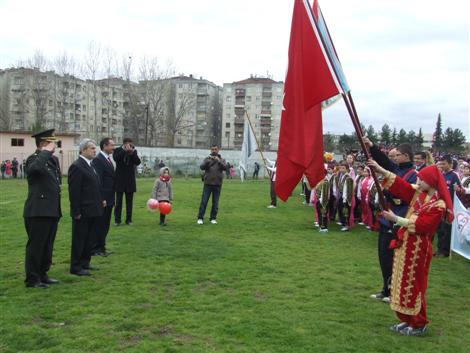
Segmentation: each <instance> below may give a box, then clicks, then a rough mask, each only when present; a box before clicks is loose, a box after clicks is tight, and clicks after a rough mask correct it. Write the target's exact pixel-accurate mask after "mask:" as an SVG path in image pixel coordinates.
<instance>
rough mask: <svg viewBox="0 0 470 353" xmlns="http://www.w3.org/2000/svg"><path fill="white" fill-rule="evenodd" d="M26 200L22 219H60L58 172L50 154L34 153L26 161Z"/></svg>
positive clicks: (55, 162)
mask: <svg viewBox="0 0 470 353" xmlns="http://www.w3.org/2000/svg"><path fill="white" fill-rule="evenodd" d="M25 170H26V173H27V174H28V198H27V199H26V202H25V204H24V211H23V217H26V218H30V217H55V218H59V217H62V212H61V208H60V182H61V178H60V170H59V166H58V164H57V160H56V159H55V158H53V156H52V152H49V151H39V150H38V151H36V153H34V154H32V155H31V156H29V157H28V159H27V160H26V167H25Z"/></svg>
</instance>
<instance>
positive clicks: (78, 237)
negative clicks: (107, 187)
mask: <svg viewBox="0 0 470 353" xmlns="http://www.w3.org/2000/svg"><path fill="white" fill-rule="evenodd" d="M79 148H80V156H79V157H78V159H77V160H76V161H75V162H73V163H72V165H71V166H70V168H69V172H68V183H69V199H70V215H71V216H72V250H71V259H70V273H71V274H74V275H77V276H90V272H89V270H93V269H95V268H94V267H92V266H90V260H91V247H92V242H93V239H94V234H95V229H96V223H97V222H98V219H99V218H100V217H101V216H102V215H103V208H104V207H106V200H104V199H103V198H102V196H101V192H100V179H99V176H98V173H97V172H96V170H95V169H94V168H93V166H92V165H91V162H92V160H93V159H94V158H95V157H96V143H95V142H94V141H93V140H90V139H84V140H82V141H81V142H80V146H79Z"/></svg>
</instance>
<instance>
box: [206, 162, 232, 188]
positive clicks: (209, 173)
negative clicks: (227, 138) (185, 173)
mask: <svg viewBox="0 0 470 353" xmlns="http://www.w3.org/2000/svg"><path fill="white" fill-rule="evenodd" d="M217 157H219V160H216V159H214V157H213V156H209V157H207V158H206V159H204V162H202V164H201V170H204V184H206V185H216V186H219V185H222V181H223V179H224V170H226V169H227V165H226V164H225V159H222V158H221V157H220V155H218V156H217Z"/></svg>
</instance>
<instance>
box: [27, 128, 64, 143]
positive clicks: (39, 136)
mask: <svg viewBox="0 0 470 353" xmlns="http://www.w3.org/2000/svg"><path fill="white" fill-rule="evenodd" d="M54 131H55V129H50V130H44V131H41V132H38V133H36V134H34V135H32V136H31V137H34V138H35V139H36V145H38V146H39V143H40V142H41V141H48V142H57V141H59V139H58V138H57V137H56V136H55V135H54Z"/></svg>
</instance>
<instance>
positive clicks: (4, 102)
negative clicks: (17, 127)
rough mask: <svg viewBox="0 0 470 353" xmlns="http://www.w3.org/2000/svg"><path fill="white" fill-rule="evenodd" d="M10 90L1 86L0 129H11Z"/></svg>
mask: <svg viewBox="0 0 470 353" xmlns="http://www.w3.org/2000/svg"><path fill="white" fill-rule="evenodd" d="M8 105H9V100H8V91H7V90H6V89H3V87H1V86H0V129H2V130H10V129H11V119H10V110H9V109H8Z"/></svg>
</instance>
